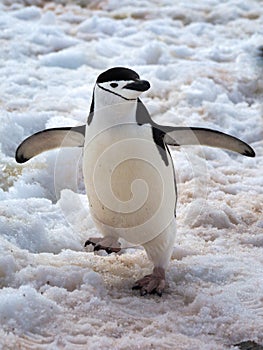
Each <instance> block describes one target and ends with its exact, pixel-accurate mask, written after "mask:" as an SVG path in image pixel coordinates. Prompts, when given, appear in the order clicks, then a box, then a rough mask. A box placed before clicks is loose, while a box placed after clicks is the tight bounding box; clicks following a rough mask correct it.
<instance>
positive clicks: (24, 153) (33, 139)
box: [16, 125, 85, 163]
mask: <svg viewBox="0 0 263 350" xmlns="http://www.w3.org/2000/svg"><path fill="white" fill-rule="evenodd" d="M84 140H85V125H81V126H75V127H65V128H54V129H47V130H43V131H39V132H37V133H36V134H34V135H32V136H29V137H28V138H27V139H25V140H24V141H23V142H22V143H21V144H20V145H19V146H18V148H17V150H16V161H17V162H18V163H25V162H27V161H28V160H29V159H31V158H32V157H34V156H36V155H38V154H40V153H42V152H45V151H49V150H51V149H55V148H60V147H83V146H84Z"/></svg>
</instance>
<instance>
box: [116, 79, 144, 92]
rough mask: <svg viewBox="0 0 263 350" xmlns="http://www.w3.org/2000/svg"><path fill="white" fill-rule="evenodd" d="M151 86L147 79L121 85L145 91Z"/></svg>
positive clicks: (125, 87)
mask: <svg viewBox="0 0 263 350" xmlns="http://www.w3.org/2000/svg"><path fill="white" fill-rule="evenodd" d="M150 87H151V85H150V83H149V82H148V81H147V80H140V79H138V80H135V81H134V82H132V83H129V84H127V85H125V86H124V87H123V89H129V90H135V91H147V90H149V89H150Z"/></svg>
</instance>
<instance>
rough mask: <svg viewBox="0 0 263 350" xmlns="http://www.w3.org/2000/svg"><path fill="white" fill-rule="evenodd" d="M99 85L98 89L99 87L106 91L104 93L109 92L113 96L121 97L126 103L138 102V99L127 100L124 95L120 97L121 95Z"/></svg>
mask: <svg viewBox="0 0 263 350" xmlns="http://www.w3.org/2000/svg"><path fill="white" fill-rule="evenodd" d="M97 85H98V87H99V88H100V89H102V90H104V91H107V92H110V93H111V94H113V95H116V96H119V97H121V98H123V99H124V100H126V101H136V100H137V98H127V97H124V96H122V95H120V94H117V92H114V91H111V90H108V89H106V88H105V87H102V86H100V85H99V84H97Z"/></svg>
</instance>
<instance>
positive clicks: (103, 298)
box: [0, 0, 263, 350]
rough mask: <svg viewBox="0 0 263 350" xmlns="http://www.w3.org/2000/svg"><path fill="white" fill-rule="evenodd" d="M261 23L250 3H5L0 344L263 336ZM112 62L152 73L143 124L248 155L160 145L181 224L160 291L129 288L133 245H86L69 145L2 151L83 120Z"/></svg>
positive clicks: (167, 345) (208, 343) (75, 153)
mask: <svg viewBox="0 0 263 350" xmlns="http://www.w3.org/2000/svg"><path fill="white" fill-rule="evenodd" d="M81 3H82V5H83V4H84V5H85V4H86V6H84V7H80V5H81ZM262 33H263V7H262V3H261V2H260V1H253V0H249V1H243V0H229V1H220V0H199V1H193V2H187V1H180V0H179V1H173V0H163V1H161V0H153V1H150V0H145V1H139V0H133V1H131V0H124V1H121V2H120V1H119V0H116V1H115V0H106V1H99V0H97V1H87V2H85V1H82V2H81V1H79V2H77V1H76V2H74V1H71V2H70V1H68V3H67V4H66V1H64V2H63V1H57V3H55V2H49V1H41V0H24V1H17V2H16V1H11V0H2V2H1V4H0V44H1V51H0V73H1V80H0V91H1V94H0V109H1V113H0V170H1V171H0V199H1V202H0V252H1V253H0V286H1V289H0V348H1V349H179V350H181V349H187V350H188V349H191V350H194V349H202V350H208V349H210V350H222V349H229V348H232V349H234V348H235V347H234V344H238V343H241V342H245V341H248V340H250V341H254V342H256V343H258V344H261V345H263V254H262V253H263V217H262V202H263V186H262V184H263V173H262V166H263V143H262V133H263V128H262V103H263V95H262V92H263V64H262V63H261V60H260V58H259V55H258V54H259V53H260V51H259V50H258V48H259V47H260V46H261V45H262ZM114 66H126V67H130V68H132V69H134V70H136V71H137V72H138V73H139V74H140V76H141V77H142V78H143V79H147V80H149V81H150V82H151V86H152V87H151V89H150V90H149V91H148V92H147V93H144V95H143V97H142V99H143V101H144V103H145V104H146V105H147V107H148V109H149V110H150V112H151V114H152V116H153V118H154V120H156V121H158V122H159V123H163V124H164V123H166V124H171V125H185V126H189V125H190V126H202V127H209V128H214V129H217V130H221V131H225V132H227V133H230V134H232V135H234V136H237V137H239V138H241V139H243V140H244V141H246V142H248V143H250V144H251V146H252V147H253V148H254V149H255V152H256V154H257V156H256V158H247V157H243V156H241V155H237V154H233V153H231V152H226V151H223V150H219V149H212V148H206V147H202V148H201V147H187V148H180V149H172V150H171V152H172V156H173V159H174V163H175V171H176V176H177V182H178V192H179V200H178V210H177V217H178V220H177V226H178V231H177V234H176V242H177V243H176V246H175V248H174V253H173V256H172V261H171V264H170V267H169V269H168V272H167V279H168V282H169V287H167V289H166V291H165V293H164V294H163V296H162V298H159V297H158V296H146V297H140V296H139V294H138V292H137V291H132V290H131V287H132V285H133V283H134V281H135V280H136V279H138V278H140V277H142V276H143V275H144V274H147V273H148V272H149V271H150V270H151V265H150V263H149V261H148V260H147V258H146V255H145V253H144V250H143V249H141V248H140V247H128V249H126V250H125V251H124V253H123V254H118V255H115V254H113V255H109V256H107V255H106V254H103V253H99V254H94V253H93V252H90V251H85V250H84V248H83V244H84V242H85V240H86V239H87V238H88V237H89V236H94V235H97V234H98V232H97V231H96V229H95V227H94V225H93V222H92V220H91V217H90V214H89V209H88V203H87V199H86V195H85V190H84V185H83V178H82V173H81V150H80V149H67V150H63V151H50V152H47V153H45V154H42V155H39V156H38V157H36V158H34V159H32V160H31V161H30V162H28V163H26V164H25V165H19V164H17V163H16V162H15V160H14V154H15V150H16V147H17V146H18V144H19V143H20V142H21V141H22V140H23V139H24V138H25V137H27V136H29V135H30V134H32V133H34V132H37V131H39V130H42V129H45V128H50V127H58V126H75V125H80V124H83V123H85V121H86V118H87V115H88V110H89V106H90V103H91V95H92V89H93V84H94V82H95V80H96V77H97V76H98V74H100V73H101V72H102V71H103V70H105V69H107V68H109V67H114ZM236 349H237V347H236Z"/></svg>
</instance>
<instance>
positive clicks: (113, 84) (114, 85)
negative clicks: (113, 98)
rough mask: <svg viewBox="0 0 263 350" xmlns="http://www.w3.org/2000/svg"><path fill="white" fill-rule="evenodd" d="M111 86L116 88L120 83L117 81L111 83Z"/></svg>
mask: <svg viewBox="0 0 263 350" xmlns="http://www.w3.org/2000/svg"><path fill="white" fill-rule="evenodd" d="M110 86H111V87H113V88H116V87H117V86H118V84H117V83H111V84H110Z"/></svg>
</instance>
